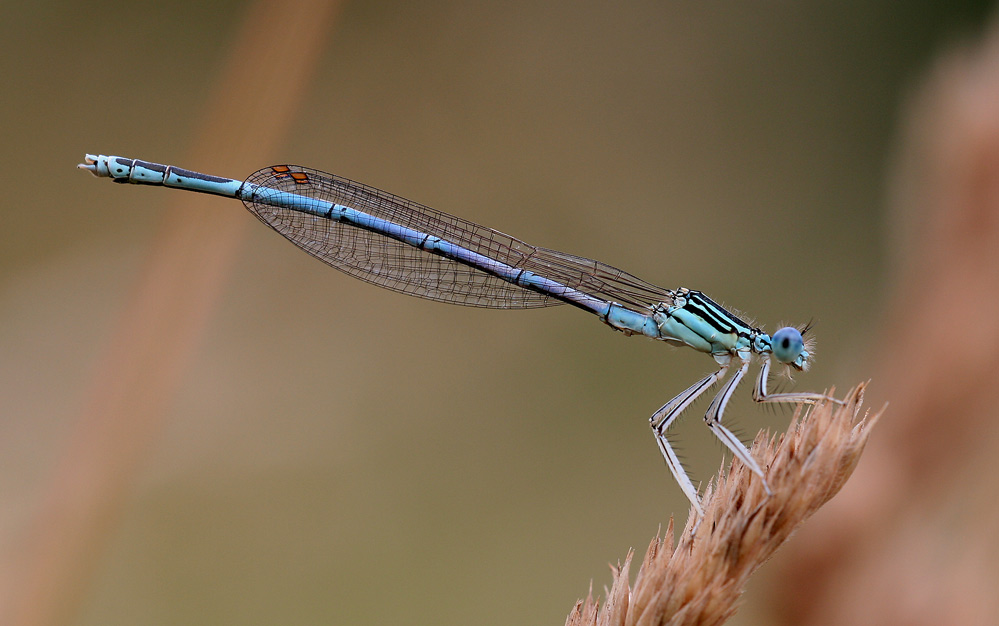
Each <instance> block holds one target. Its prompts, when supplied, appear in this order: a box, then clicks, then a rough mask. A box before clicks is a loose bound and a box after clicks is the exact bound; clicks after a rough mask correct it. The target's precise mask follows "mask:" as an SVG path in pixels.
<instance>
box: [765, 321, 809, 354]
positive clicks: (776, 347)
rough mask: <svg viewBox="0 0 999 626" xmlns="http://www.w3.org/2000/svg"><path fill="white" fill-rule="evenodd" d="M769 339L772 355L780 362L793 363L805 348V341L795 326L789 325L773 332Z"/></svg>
mask: <svg viewBox="0 0 999 626" xmlns="http://www.w3.org/2000/svg"><path fill="white" fill-rule="evenodd" d="M771 340H772V342H773V344H772V345H773V351H774V357H775V358H776V359H777V360H778V361H780V362H781V363H793V362H794V360H795V359H797V358H798V355H800V354H801V351H802V350H803V349H804V348H805V341H804V340H803V339H802V338H801V333H800V332H798V329H797V328H791V327H790V326H787V327H785V328H781V329H780V330H778V331H777V332H775V333H774V336H773V337H772V338H771Z"/></svg>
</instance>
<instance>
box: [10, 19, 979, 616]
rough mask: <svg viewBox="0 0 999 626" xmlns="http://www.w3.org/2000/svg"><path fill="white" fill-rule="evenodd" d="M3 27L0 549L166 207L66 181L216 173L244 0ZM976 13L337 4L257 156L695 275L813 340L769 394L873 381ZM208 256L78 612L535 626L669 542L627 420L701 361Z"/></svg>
mask: <svg viewBox="0 0 999 626" xmlns="http://www.w3.org/2000/svg"><path fill="white" fill-rule="evenodd" d="M5 9H6V10H5V14H6V19H5V20H4V21H3V22H2V24H0V35H2V40H3V41H4V42H5V44H4V52H3V54H2V55H0V63H2V75H3V76H4V83H5V85H4V96H3V97H2V98H0V107H2V108H3V111H2V114H3V119H4V124H3V125H2V127H0V128H2V133H3V138H2V144H3V146H4V150H3V151H2V153H0V171H2V172H3V174H2V182H3V186H4V189H5V193H4V201H3V204H2V205H0V215H2V218H3V228H0V238H2V243H0V280H2V283H0V284H2V289H0V385H2V388H0V396H2V397H3V401H2V407H3V408H2V416H0V418H2V420H0V429H2V430H0V458H2V459H3V461H2V464H0V493H3V494H4V500H5V506H4V507H3V513H2V516H0V524H2V526H0V530H2V531H3V537H2V539H3V541H5V542H8V543H10V542H16V541H17V538H18V537H19V536H20V533H22V532H23V530H24V527H25V525H27V524H30V520H31V513H32V510H33V509H32V507H33V506H35V504H36V502H35V497H36V495H37V494H38V492H40V491H41V490H43V489H44V485H45V480H46V478H47V476H48V475H49V474H50V471H51V466H52V465H53V464H54V463H56V462H57V460H58V455H59V453H60V452H61V451H62V450H63V449H64V446H65V439H66V437H67V436H68V434H69V432H70V426H71V419H72V417H73V416H74V414H75V411H76V410H77V408H78V407H79V405H80V404H81V402H82V395H83V394H84V393H85V391H86V386H87V384H88V383H89V382H90V375H91V374H92V369H93V367H94V363H95V360H96V359H97V358H98V357H99V355H100V354H101V350H102V348H103V347H104V345H105V343H106V341H107V338H108V337H109V334H110V332H111V329H112V327H113V325H114V324H115V323H116V321H117V320H116V315H117V314H118V313H119V312H120V310H121V306H122V304H123V301H124V299H125V298H126V296H127V294H128V293H129V290H130V289H131V288H132V286H133V284H134V280H135V279H136V268H137V267H138V266H139V265H141V262H142V259H143V258H145V250H146V247H147V246H148V245H149V243H150V242H151V240H152V238H153V235H154V232H155V230H156V228H157V226H158V224H159V222H160V219H161V209H162V207H163V206H164V202H165V201H166V200H167V194H171V193H174V192H170V191H166V190H161V189H146V188H130V187H115V186H112V185H110V184H108V183H107V182H103V181H95V180H93V179H91V178H90V177H88V176H85V175H84V174H83V173H81V172H78V171H76V170H75V169H74V167H73V166H74V165H75V164H76V163H77V162H79V161H80V159H82V157H83V154H84V153H85V152H99V153H104V154H119V155H123V156H129V157H136V158H143V159H147V160H152V161H158V162H167V163H176V164H177V165H180V166H182V167H188V168H191V169H201V170H203V171H207V172H209V173H214V174H219V175H223V176H231V177H235V178H242V177H244V176H246V175H247V174H249V173H250V172H226V171H216V170H215V169H213V164H212V163H192V162H186V161H183V156H184V155H185V154H186V152H187V150H188V148H189V147H190V146H191V144H192V143H193V138H192V136H191V131H190V129H191V128H192V127H193V126H194V125H195V121H196V120H200V119H201V117H200V116H201V113H202V111H203V108H204V104H205V101H206V98H207V96H208V94H209V93H210V92H211V89H212V86H213V81H215V80H217V79H218V77H219V72H220V69H219V62H220V61H221V59H222V58H223V56H224V52H225V50H226V49H227V45H228V44H229V42H230V40H231V37H232V36H233V34H234V32H235V29H236V28H237V26H238V24H239V22H240V19H241V17H242V15H243V12H244V11H245V9H246V5H245V4H244V3H240V2H214V3H197V2H186V1H184V2H172V3H144V4H140V5H135V6H131V7H130V6H125V5H122V4H120V3H118V4H112V3H97V4H94V3H70V2H44V1H41V2H33V3H15V4H13V5H11V6H7V7H5ZM989 12H990V5H989V4H987V3H981V2H964V3H955V2H925V3H919V4H918V7H916V6H915V5H913V6H911V7H907V8H905V9H902V8H900V7H899V5H898V4H897V3H890V2H851V3H826V4H817V3H805V4H790V3H788V4H784V5H781V6H777V5H766V6H765V7H763V6H759V5H753V6H750V5H748V4H739V5H733V4H726V5H724V6H715V7H713V8H711V7H709V8H705V7H700V6H694V5H690V4H687V3H662V2H641V3H631V4H616V3H580V2H550V3H533V2H508V3H495V4H486V3H481V4H480V3H464V2H416V3H407V2H399V3H390V2H356V3H349V4H347V5H346V7H345V9H344V10H343V11H342V13H341V15H340V17H339V20H338V22H337V26H336V29H335V31H334V33H333V35H332V36H331V38H330V41H329V44H328V48H327V50H326V52H325V55H324V60H323V64H322V66H321V71H320V72H319V73H318V74H317V76H316V79H315V83H314V84H313V86H312V88H311V91H310V95H309V98H308V101H307V104H306V106H305V107H304V109H303V110H302V112H301V114H300V117H299V119H298V122H297V124H296V125H295V128H294V132H293V133H292V134H291V136H289V137H288V138H287V140H286V141H285V142H284V145H283V148H282V149H281V151H280V152H279V153H277V154H274V155H273V159H272V162H292V163H300V164H303V165H308V166H311V167H316V168H319V169H322V170H326V171H330V172H334V173H337V174H340V175H343V176H346V177H348V178H352V179H355V180H359V181H363V182H365V183H368V184H370V185H373V186H376V187H379V188H382V189H385V190H387V191H391V192H393V193H396V194H399V195H402V196H405V197H408V198H411V199H413V200H416V201H418V202H421V203H424V204H428V205H430V206H433V207H435V208H438V209H440V210H443V211H447V212H449V213H454V214H457V215H460V216H462V217H465V218H468V219H471V220H473V221H476V222H479V223H482V224H485V225H487V226H490V227H493V228H496V229H499V230H502V231H504V232H509V233H511V234H514V235H516V236H518V237H521V238H523V239H525V240H527V241H529V242H531V243H536V244H538V245H543V246H545V247H551V248H556V249H560V250H564V251H567V252H571V253H574V254H580V255H585V256H592V257H594V258H598V259H600V260H602V261H605V262H607V263H610V264H612V265H615V266H617V267H621V268H623V269H626V270H628V271H629V272H632V273H634V274H636V275H638V276H641V277H642V278H645V279H646V280H649V281H652V282H655V283H658V284H661V285H663V286H665V287H670V288H673V287H678V286H686V287H690V288H695V289H700V290H702V291H705V292H706V293H708V294H710V295H711V296H712V297H713V298H715V299H717V300H719V301H721V302H724V303H726V304H728V305H731V306H733V307H735V308H737V309H739V310H741V311H743V312H745V313H746V314H747V315H749V316H750V317H753V318H754V319H755V320H756V321H757V322H758V323H760V324H762V325H764V326H765V327H767V328H769V329H771V330H772V329H773V328H775V327H776V324H777V323H778V322H792V323H798V322H805V321H807V320H809V319H811V318H813V317H814V318H815V320H816V321H817V326H816V331H815V332H816V334H817V337H818V342H819V343H818V354H819V359H818V363H817V366H816V367H815V368H814V370H813V371H812V372H810V373H808V374H803V375H801V376H799V377H798V380H797V381H796V384H797V388H801V389H804V388H808V389H814V390H821V389H824V388H828V387H830V386H832V385H836V386H838V387H839V388H840V390H845V389H846V388H847V387H849V386H852V385H853V384H855V383H857V382H859V381H861V380H866V379H867V378H868V377H869V375H870V373H871V372H870V371H868V370H866V369H865V365H866V364H865V360H864V359H865V357H866V356H867V355H869V354H870V352H869V351H870V349H871V348H872V346H876V342H877V340H876V337H874V336H872V333H873V332H874V331H875V330H876V322H877V320H878V313H879V311H880V305H881V303H882V298H883V297H884V296H885V295H886V293H887V292H888V291H889V290H890V289H891V282H890V280H891V275H890V273H889V272H888V271H887V267H888V258H887V254H888V253H887V251H886V244H885V242H886V239H887V234H886V232H885V229H886V224H885V222H884V207H885V196H886V182H885V181H886V177H887V174H888V172H889V169H890V161H891V156H892V147H893V138H894V133H895V132H896V129H897V124H898V120H899V116H900V114H901V112H902V111H903V107H904V103H905V101H906V97H907V95H908V94H909V93H911V90H912V89H913V88H914V87H915V86H916V85H917V84H918V81H919V78H920V76H922V75H923V74H924V72H925V71H926V70H927V69H928V67H930V65H931V63H932V59H933V58H934V56H935V55H936V54H937V53H939V52H941V51H942V50H944V49H946V47H947V45H948V44H952V43H956V42H958V41H960V40H961V39H963V38H964V37H967V36H973V35H975V34H976V33H977V32H978V31H979V30H980V29H981V28H982V24H983V23H984V20H985V18H986V17H987V16H988V15H989ZM274 13H275V15H274V19H276V20H277V19H280V13H281V5H280V3H276V4H275V5H274ZM294 62H295V59H288V63H289V64H291V63H294ZM267 88H268V86H267V85H266V84H261V85H260V86H259V89H260V90H261V92H264V91H266V90H267ZM246 132H247V133H248V134H250V135H252V134H253V133H254V129H253V128H247V129H246ZM268 164H269V163H261V164H260V166H261V167H263V166H265V165H268ZM218 210H219V211H241V210H242V208H241V207H240V206H239V204H238V203H235V202H228V203H227V202H225V201H224V200H219V203H218ZM246 219H248V220H251V219H252V218H251V217H250V216H249V215H247V216H246ZM238 263H239V268H238V270H237V271H236V272H235V273H234V275H233V277H232V279H231V281H230V283H229V285H228V288H227V292H226V293H225V294H223V296H222V300H223V304H222V307H221V309H220V311H219V313H218V316H217V318H216V319H215V320H214V322H213V324H212V325H211V327H210V328H209V330H208V333H207V340H206V343H205V344H204V345H203V346H202V348H201V350H200V351H199V353H198V356H197V359H196V361H195V362H194V363H193V364H192V367H191V369H190V371H189V372H188V375H187V377H186V380H185V383H184V386H183V389H182V393H181V395H180V396H179V397H178V398H177V399H176V403H175V408H174V410H173V415H172V419H171V421H170V423H169V426H168V429H167V432H165V433H164V434H163V438H162V440H161V441H160V442H159V445H158V446H157V448H156V450H155V454H154V456H153V457H152V458H150V459H149V460H148V464H147V465H146V467H144V469H143V472H142V474H141V475H140V476H137V477H135V481H136V488H135V491H134V495H133V497H132V498H131V500H130V502H129V504H128V508H127V510H126V511H125V512H124V516H123V518H122V520H121V525H120V527H118V528H117V529H115V531H114V535H113V538H112V540H111V546H110V549H109V550H108V552H107V554H106V555H105V556H104V557H103V559H102V565H101V568H100V570H99V572H98V574H97V577H96V579H95V580H94V581H93V584H92V586H91V591H90V593H89V594H88V601H87V604H86V606H85V607H84V610H83V612H82V614H81V615H80V617H79V620H78V622H77V623H79V624H81V625H97V624H126V623H128V624H137V623H141V624H147V625H153V624H179V623H182V624H218V623H233V624H235V623H238V624H244V625H250V624H274V623H288V624H310V623H325V624H330V623H332V624H384V623H409V624H452V623H453V624H459V623H461V624H470V623H474V624H524V623H539V624H541V623H556V624H558V623H562V621H563V620H564V618H565V614H566V613H567V612H568V611H569V609H570V608H571V607H572V604H573V602H574V601H575V599H576V598H577V597H580V596H582V595H584V594H585V593H586V591H587V588H588V585H589V582H590V580H591V578H592V579H593V580H594V583H595V587H596V589H598V590H599V589H601V588H602V586H603V585H605V584H609V581H610V576H609V572H608V571H607V569H606V564H607V563H608V562H610V561H616V560H617V559H619V558H622V557H623V556H624V554H625V552H626V550H627V549H628V548H629V547H635V548H637V549H638V550H639V551H640V552H641V551H643V550H644V548H645V547H646V545H647V543H648V541H649V540H650V538H651V537H652V536H653V534H654V533H655V532H656V530H657V528H658V527H659V526H660V525H665V522H666V520H667V519H668V517H669V515H670V514H676V515H678V516H680V518H681V521H682V517H683V514H684V512H685V511H686V508H687V507H686V503H685V501H684V499H683V496H682V494H681V493H680V491H679V489H678V488H677V487H676V486H675V485H674V484H673V483H672V482H671V480H670V478H669V475H668V472H667V471H666V469H665V467H664V466H663V463H662V460H661V458H660V456H659V453H658V451H657V449H656V446H655V444H654V442H653V439H652V436H651V434H650V433H649V431H648V425H647V424H648V422H647V417H648V415H649V414H651V413H652V411H654V410H655V409H656V408H658V407H659V406H660V405H661V404H662V403H664V402H665V401H667V400H669V399H670V398H671V397H672V396H673V395H674V394H676V393H678V392H679V391H680V390H682V389H683V388H685V387H686V386H687V385H689V384H691V383H692V382H693V381H694V380H696V379H697V378H699V377H700V376H702V375H704V374H705V373H707V372H708V371H709V370H710V369H711V366H712V362H711V361H710V359H707V358H705V357H704V356H703V355H701V354H697V353H694V352H693V351H687V350H673V349H669V348H664V347H663V346H662V345H657V344H654V343H653V342H649V341H643V340H639V339H629V340H625V339H624V338H623V337H622V336H621V335H620V334H617V333H612V332H608V330H607V329H606V328H603V327H602V326H601V325H600V324H599V323H597V322H596V320H594V319H592V318H590V317H589V316H586V315H583V314H581V313H580V312H579V311H576V310H571V309H568V308H566V307H562V308H559V309H552V310H542V311H523V312H503V311H482V310H472V309H463V308H459V307H449V306H445V305H440V304H436V303H431V302H426V301H422V300H418V299H414V298H405V297H402V296H399V295H397V294H394V293H390V292H386V291H382V290H378V289H377V288H374V287H372V286H369V285H366V284H364V283H360V282H358V281H353V280H351V279H349V278H348V277H346V276H344V275H342V274H339V273H337V272H335V271H332V270H330V269H329V268H327V267H326V266H324V265H322V264H320V263H317V262H315V261H314V260H313V259H310V258H308V257H307V256H306V255H304V254H301V253H300V252H298V251H296V250H295V249H294V248H293V247H292V246H290V245H288V244H287V243H286V242H284V241H283V240H281V239H280V238H279V237H277V236H276V235H275V234H274V233H272V232H270V231H268V230H267V229H265V228H262V227H259V226H254V228H253V229H252V232H251V235H250V238H249V240H248V241H247V243H246V245H245V247H244V249H243V251H242V255H241V257H240V259H239V261H238ZM728 416H730V419H733V420H734V424H735V427H736V428H737V429H738V430H740V431H741V432H742V433H744V435H745V436H746V437H750V436H751V435H752V434H753V433H755V432H756V430H757V429H758V428H761V427H769V428H771V429H777V430H780V429H783V428H784V426H785V425H786V423H787V420H788V415H787V414H776V415H775V414H772V413H768V412H766V411H763V410H761V409H760V408H759V407H757V406H755V405H753V403H752V402H751V401H750V400H749V391H748V386H745V388H744V389H742V390H741V391H740V393H739V394H738V395H737V396H736V399H735V400H733V402H732V404H730V407H729V410H728ZM679 438H680V447H681V448H682V450H683V452H684V455H685V458H686V460H687V463H688V464H689V466H690V467H691V470H692V473H693V475H694V477H695V481H697V480H700V481H707V480H708V479H709V478H710V477H711V476H712V475H713V473H714V471H715V469H716V468H717V467H718V465H719V464H720V463H721V460H722V458H723V456H724V455H723V454H722V451H721V447H720V446H719V445H717V444H716V443H715V442H714V441H713V440H712V438H711V436H710V434H709V433H708V431H707V429H705V428H704V427H703V426H702V425H701V423H700V419H699V418H698V417H697V415H695V414H692V415H690V416H688V417H687V418H686V420H685V423H684V424H682V425H681V426H680V428H679ZM747 601H748V607H747V610H746V611H744V613H742V614H740V616H739V617H737V620H736V621H737V623H745V624H748V623H753V621H752V620H753V619H754V616H755V617H757V618H759V619H760V620H762V621H764V622H765V606H766V603H767V602H769V601H771V600H768V599H766V598H756V597H752V594H750V597H749V598H747ZM760 616H764V617H760Z"/></svg>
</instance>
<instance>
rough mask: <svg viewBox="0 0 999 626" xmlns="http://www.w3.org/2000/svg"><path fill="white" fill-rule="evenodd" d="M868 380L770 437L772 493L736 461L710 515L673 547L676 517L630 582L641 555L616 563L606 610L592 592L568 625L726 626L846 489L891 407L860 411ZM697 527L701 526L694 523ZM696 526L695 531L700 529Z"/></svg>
mask: <svg viewBox="0 0 999 626" xmlns="http://www.w3.org/2000/svg"><path fill="white" fill-rule="evenodd" d="M863 391H864V385H860V386H858V387H857V388H855V389H854V390H852V391H851V392H850V394H849V395H848V397H847V400H846V402H845V404H844V405H842V406H839V405H835V404H832V403H825V404H821V405H819V406H816V407H814V408H813V409H811V410H810V411H803V410H802V408H801V407H799V408H798V410H797V411H796V412H795V414H794V418H793V419H792V421H791V426H790V427H789V428H788V431H787V433H785V434H782V435H780V436H779V437H778V438H772V437H769V435H768V434H767V433H761V434H760V435H759V436H757V437H756V441H755V442H753V446H752V453H753V456H754V457H755V458H756V459H757V460H759V461H761V465H762V466H764V467H766V473H767V481H768V482H769V484H770V488H771V490H772V491H773V495H771V496H770V497H767V496H766V494H765V492H764V491H763V485H762V483H761V482H760V480H759V479H758V478H756V477H755V476H753V474H752V473H751V472H750V471H749V470H747V469H746V468H745V467H744V466H743V465H741V464H740V463H738V462H735V463H733V464H732V465H731V467H730V468H729V470H728V471H727V472H726V471H725V470H724V467H723V468H722V470H721V471H719V473H718V478H717V480H716V481H715V482H714V484H713V485H710V486H709V487H708V490H707V491H708V492H707V493H706V494H705V498H704V499H705V501H706V502H707V505H706V506H705V508H704V518H703V519H701V520H699V521H698V520H694V519H693V516H691V518H690V519H688V521H687V526H686V528H684V530H683V534H682V535H681V536H680V540H679V543H678V544H677V546H676V547H675V548H674V546H673V522H672V520H670V523H669V526H668V527H667V528H666V532H665V533H664V534H663V536H662V537H659V536H657V537H655V538H654V539H653V540H652V543H651V545H650V546H649V549H648V551H647V552H646V554H645V559H644V560H643V561H642V566H641V568H640V569H639V571H638V575H637V576H636V578H635V584H634V585H633V586H631V587H629V582H628V571H629V569H630V565H631V560H632V556H633V554H632V553H629V554H628V556H627V557H626V558H625V560H624V563H623V564H622V565H619V566H618V567H616V568H612V572H613V575H614V582H613V585H612V586H611V589H610V590H609V591H608V592H607V600H606V602H605V603H604V605H603V606H599V604H598V602H597V601H596V600H594V598H593V594H592V590H591V593H590V594H589V595H588V596H587V598H586V600H580V601H579V602H577V603H576V606H575V607H574V608H573V610H572V612H571V613H570V614H569V617H568V618H567V619H566V626H582V625H598V626H626V625H627V626H658V625H660V624H670V625H674V624H676V625H679V624H721V623H723V622H724V621H725V620H727V619H728V618H729V617H731V616H732V615H733V614H734V613H735V611H736V609H737V607H738V604H739V598H740V596H741V595H742V592H743V590H744V589H745V586H746V583H747V582H748V580H749V577H750V576H751V575H752V573H753V572H755V571H756V570H757V569H758V568H759V567H760V566H761V565H762V564H763V563H764V562H765V561H766V560H767V559H769V558H770V557H771V556H772V555H773V553H774V552H775V551H776V550H777V548H779V547H780V545H781V544H783V543H784V542H785V541H786V540H787V539H788V537H790V536H791V533H792V532H793V531H794V530H795V528H797V527H798V526H799V525H800V524H801V523H802V522H804V521H805V520H806V519H807V518H808V517H809V516H811V515H812V514H813V513H815V511H817V510H818V509H819V507H821V506H822V505H823V504H825V503H826V502H828V501H829V499H830V498H832V497H833V496H834V495H836V493H837V492H838V491H839V490H840V489H841V488H842V487H843V484H844V483H845V482H846V480H847V478H849V477H850V474H851V473H852V472H853V469H854V467H856V465H857V461H858V460H859V459H860V454H861V452H863V450H864V445H865V444H866V443H867V438H868V435H869V434H870V431H871V427H872V426H874V423H875V422H877V420H878V418H879V417H880V416H881V413H882V412H883V410H882V411H879V412H878V413H876V414H874V415H870V414H869V413H865V415H864V416H862V417H859V415H860V406H861V403H862V398H863ZM695 523H696V525H697V526H696V529H694V524H695ZM692 531H693V532H692Z"/></svg>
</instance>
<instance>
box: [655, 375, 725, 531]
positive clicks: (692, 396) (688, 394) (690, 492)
mask: <svg viewBox="0 0 999 626" xmlns="http://www.w3.org/2000/svg"><path fill="white" fill-rule="evenodd" d="M716 358H718V357H716ZM729 360H730V357H727V358H719V363H720V365H721V368H720V369H719V370H718V371H717V372H714V373H712V374H708V375H707V376H705V377H704V378H702V379H701V380H699V381H697V382H696V383H694V384H693V385H691V386H690V387H688V388H687V389H686V390H685V391H683V392H682V393H680V395H678V396H677V397H675V398H673V399H672V400H670V401H669V402H667V403H666V404H664V405H663V407H662V408H661V409H659V410H658V411H656V412H655V413H653V414H652V417H650V418H649V425H650V426H651V427H652V432H653V433H654V434H655V436H656V443H658V444H659V451H660V452H662V454H663V459H665V460H666V467H668V468H669V471H670V473H671V474H673V478H674V479H675V480H676V482H677V483H678V484H679V485H680V489H681V490H682V491H683V494H684V495H685V496H687V499H688V500H690V503H691V504H692V505H693V506H694V510H695V511H696V512H697V515H698V516H699V517H703V516H704V510H703V509H702V508H701V501H700V499H699V498H698V497H697V489H695V488H694V485H693V483H691V482H690V477H688V476H687V472H686V471H684V469H683V466H682V465H681V464H680V459H678V458H677V456H676V452H674V451H673V447H672V446H671V445H670V443H669V440H668V439H667V438H666V431H667V430H669V427H670V425H672V424H673V422H674V421H675V420H676V418H677V417H679V416H680V414H681V413H683V412H684V411H685V410H687V408H688V407H689V406H690V405H691V404H692V403H693V402H694V400H696V399H697V397H698V396H700V395H701V394H702V393H704V392H705V391H707V390H708V389H710V388H711V387H713V386H714V385H715V384H716V383H717V382H718V381H719V380H721V379H722V378H723V377H724V376H725V373H726V372H727V371H728V364H729Z"/></svg>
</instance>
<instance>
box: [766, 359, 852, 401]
mask: <svg viewBox="0 0 999 626" xmlns="http://www.w3.org/2000/svg"><path fill="white" fill-rule="evenodd" d="M769 376H770V359H764V360H763V367H761V368H760V375H759V376H757V378H756V386H755V387H754V388H753V400H756V401H757V402H780V403H788V404H815V403H816V402H824V401H828V402H835V403H836V404H843V401H842V400H840V399H838V398H833V397H832V396H827V395H825V394H824V393H814V392H808V391H792V392H790V393H767V378H769Z"/></svg>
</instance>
